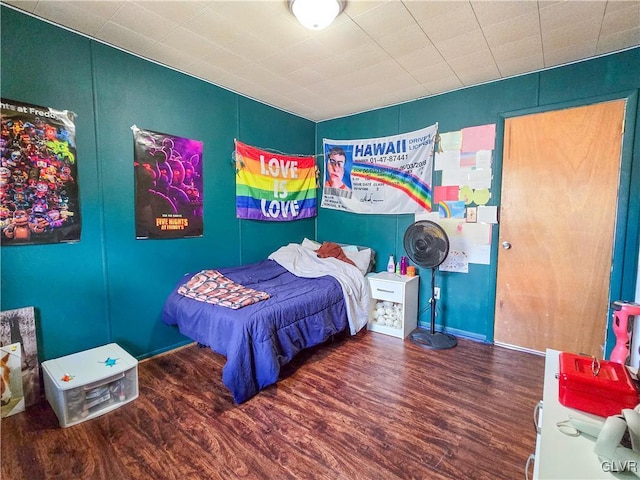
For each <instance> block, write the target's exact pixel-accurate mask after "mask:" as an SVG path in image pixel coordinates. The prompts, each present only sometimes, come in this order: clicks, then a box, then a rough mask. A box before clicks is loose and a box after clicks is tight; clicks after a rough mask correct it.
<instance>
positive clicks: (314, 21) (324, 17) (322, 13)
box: [289, 0, 345, 30]
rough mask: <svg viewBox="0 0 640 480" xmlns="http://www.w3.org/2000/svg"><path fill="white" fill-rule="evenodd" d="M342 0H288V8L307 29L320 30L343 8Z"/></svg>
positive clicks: (329, 23)
mask: <svg viewBox="0 0 640 480" xmlns="http://www.w3.org/2000/svg"><path fill="white" fill-rule="evenodd" d="M344 3H345V2H344V0H289V8H290V9H291V11H292V12H293V14H294V15H295V17H296V18H297V19H298V21H299V22H300V23H301V24H302V25H303V26H304V27H306V28H308V29H309V30H322V29H323V28H326V27H328V26H329V25H331V22H333V21H334V20H335V18H336V17H337V16H338V15H339V14H340V12H342V10H344Z"/></svg>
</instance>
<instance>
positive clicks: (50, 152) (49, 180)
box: [0, 98, 81, 246]
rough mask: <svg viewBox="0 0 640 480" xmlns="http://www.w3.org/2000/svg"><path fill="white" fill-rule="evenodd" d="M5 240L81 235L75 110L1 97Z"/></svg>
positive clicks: (0, 239) (0, 189) (1, 238)
mask: <svg viewBox="0 0 640 480" xmlns="http://www.w3.org/2000/svg"><path fill="white" fill-rule="evenodd" d="M1 113H2V121H1V132H2V147H1V153H2V165H1V166H0V232H1V233H0V244H2V246H5V245H33V244H45V243H61V242H77V241H79V240H80V227H81V222H80V204H79V200H78V197H79V195H78V164H77V157H76V141H75V135H76V127H75V114H74V113H73V112H70V111H68V110H56V109H53V108H51V107H40V106H37V105H31V104H28V103H23V102H16V101H14V100H8V99H6V98H2V99H1Z"/></svg>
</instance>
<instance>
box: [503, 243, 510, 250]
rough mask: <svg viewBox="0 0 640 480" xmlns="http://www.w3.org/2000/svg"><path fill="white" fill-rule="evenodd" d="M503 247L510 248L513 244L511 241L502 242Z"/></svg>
mask: <svg viewBox="0 0 640 480" xmlns="http://www.w3.org/2000/svg"><path fill="white" fill-rule="evenodd" d="M502 248H504V249H505V250H509V249H510V248H511V244H510V243H509V242H502Z"/></svg>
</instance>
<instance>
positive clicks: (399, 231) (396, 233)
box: [316, 48, 640, 351]
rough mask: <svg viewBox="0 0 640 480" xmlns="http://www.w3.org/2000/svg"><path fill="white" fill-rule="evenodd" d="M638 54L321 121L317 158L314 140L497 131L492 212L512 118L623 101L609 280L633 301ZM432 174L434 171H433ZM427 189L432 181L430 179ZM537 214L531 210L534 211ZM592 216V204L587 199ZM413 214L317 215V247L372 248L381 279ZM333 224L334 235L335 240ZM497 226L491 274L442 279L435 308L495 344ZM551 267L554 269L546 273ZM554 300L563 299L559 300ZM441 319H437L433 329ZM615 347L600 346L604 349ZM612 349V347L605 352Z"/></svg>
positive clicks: (454, 328) (617, 293)
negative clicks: (322, 243)
mask: <svg viewBox="0 0 640 480" xmlns="http://www.w3.org/2000/svg"><path fill="white" fill-rule="evenodd" d="M639 88H640V49H637V48H636V49H633V50H628V51H626V52H621V53H619V54H615V55H610V56H606V57H601V58H598V59H594V60H590V61H585V62H581V63H578V64H574V65H570V66H565V67H559V68H556V69H551V70H547V71H543V72H539V73H535V74H529V75H523V76H520V77H515V78H511V79H506V80H502V81H498V82H492V83H489V84H485V85H481V86H477V87H472V88H467V89H463V90H459V91H456V92H452V93H448V94H444V95H439V96H435V97H430V98H426V99H422V100H416V101H413V102H409V103H405V104H401V105H397V106H393V107H389V108H385V109H380V110H376V111H372V112H365V113H362V114H358V115H353V116H350V117H347V118H340V119H335V120H330V121H326V122H321V123H319V124H318V126H317V135H316V150H317V151H319V152H321V151H322V139H323V138H331V139H345V140H348V139H354V138H372V137H379V136H388V135H394V134H398V133H403V132H409V131H412V130H417V129H420V128H423V127H426V126H429V125H432V124H434V123H436V122H438V124H439V130H440V131H441V132H449V131H455V130H459V129H461V128H464V127H469V126H474V125H484V124H489V123H495V124H496V126H497V138H496V148H495V151H494V163H493V168H494V178H493V182H492V199H491V201H490V203H489V204H490V205H498V206H499V205H500V203H499V202H500V189H501V177H500V175H501V163H502V146H503V144H502V135H503V130H504V120H505V118H508V117H510V116H515V115H521V114H524V113H533V112H540V111H546V110H553V109H558V108H567V107H571V106H577V105H584V104H589V103H595V102H598V101H604V100H611V99H615V98H626V99H627V100H628V104H627V115H626V134H625V138H624V145H623V155H622V168H621V176H620V189H619V197H618V211H617V218H615V219H612V221H615V222H616V225H617V228H616V238H615V246H614V257H613V267H614V268H613V271H612V275H611V300H616V299H626V300H633V299H634V292H635V282H636V280H635V279H636V276H637V271H638V223H639V222H638V220H639V218H640V142H638V140H637V139H638V138H640V137H639V135H638V124H640V122H639V121H638V120H639V119H638V105H637V103H638V102H637V97H638V89H639ZM436 173H437V172H436ZM434 181H435V184H436V185H437V184H438V182H439V175H437V174H436V175H435V176H434ZM532 208H535V206H532ZM594 208H597V200H594ZM412 222H413V215H391V216H386V215H373V216H369V215H356V214H351V213H346V212H340V211H336V210H327V209H321V210H320V213H319V215H318V222H317V223H318V227H317V232H318V239H319V240H325V239H329V238H335V236H336V234H337V235H338V236H339V240H340V241H343V242H358V243H361V244H366V245H371V246H373V247H374V248H375V249H376V251H377V252H379V262H380V263H379V266H378V270H384V267H385V265H386V259H387V258H388V255H389V254H390V253H393V254H394V255H395V256H396V258H398V256H399V255H403V252H404V248H403V244H402V240H403V237H404V232H405V230H406V228H407V227H408V226H409V225H410V224H411V223H412ZM336 225H340V231H339V232H336V228H335V226H336ZM499 228H500V227H499V225H495V226H493V230H492V238H493V245H492V252H491V264H490V265H477V264H471V265H470V266H469V273H468V274H462V273H451V272H440V271H438V272H437V274H436V285H438V286H440V287H441V300H440V301H439V302H438V303H437V306H438V308H437V314H438V316H437V320H436V322H437V323H438V328H446V330H448V331H451V332H452V333H456V334H460V335H464V336H467V337H471V338H475V339H479V340H483V341H493V315H494V306H495V290H496V271H497V267H496V255H497V238H498V235H499ZM549 268H553V266H552V265H550V266H549ZM420 273H421V275H422V276H423V278H424V281H423V282H421V286H420V318H419V320H420V323H421V324H422V325H423V326H425V327H427V326H428V325H429V322H430V308H429V303H428V299H429V297H430V271H429V270H423V271H421V272H420ZM558 294H559V295H561V294H562V292H558ZM441 319H444V320H442V322H441ZM614 340H615V339H614V338H613V336H612V335H609V336H608V338H607V345H608V348H607V350H608V351H610V349H611V348H612V346H613V343H614ZM612 342H613V343H612Z"/></svg>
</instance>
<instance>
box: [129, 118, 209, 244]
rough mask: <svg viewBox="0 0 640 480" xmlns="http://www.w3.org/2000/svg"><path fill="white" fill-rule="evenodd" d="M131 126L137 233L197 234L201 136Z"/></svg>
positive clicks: (199, 232) (157, 235) (154, 235)
mask: <svg viewBox="0 0 640 480" xmlns="http://www.w3.org/2000/svg"><path fill="white" fill-rule="evenodd" d="M131 129H132V130H133V138H134V170H135V186H136V199H135V201H136V238H139V239H147V238H154V239H165V238H186V237H201V236H202V233H203V222H202V142H199V141H196V140H190V139H188V138H182V137H176V136H173V135H167V134H165V133H158V132H152V131H149V130H142V129H140V128H138V127H136V126H135V125H134V126H133V127H131Z"/></svg>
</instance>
